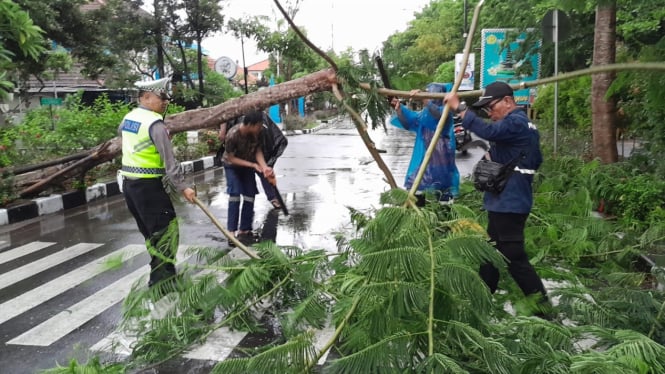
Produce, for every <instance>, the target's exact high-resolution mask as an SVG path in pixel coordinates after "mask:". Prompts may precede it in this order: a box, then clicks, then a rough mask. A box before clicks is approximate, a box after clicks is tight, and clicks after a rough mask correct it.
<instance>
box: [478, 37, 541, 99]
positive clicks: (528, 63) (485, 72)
mask: <svg viewBox="0 0 665 374" xmlns="http://www.w3.org/2000/svg"><path fill="white" fill-rule="evenodd" d="M525 39H526V33H521V34H519V35H518V34H517V33H516V32H515V30H511V29H483V30H482V41H481V54H482V58H481V62H480V85H481V87H485V86H487V85H488V84H490V83H492V82H496V81H503V82H506V83H508V84H515V83H519V82H528V81H534V80H537V79H538V77H539V76H540V53H539V50H540V45H541V43H542V42H541V41H540V40H538V41H537V42H536V43H535V44H534V45H533V46H531V47H530V48H529V52H528V53H527V54H526V55H525V56H524V58H522V59H520V60H519V61H517V60H515V58H514V57H513V52H514V51H516V50H517V49H518V48H520V47H522V46H521V44H522V43H524V41H525ZM534 97H535V89H529V88H525V89H523V90H515V102H516V103H518V104H520V105H525V104H530V103H532V102H533V99H534Z"/></svg>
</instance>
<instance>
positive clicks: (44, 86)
mask: <svg viewBox="0 0 665 374" xmlns="http://www.w3.org/2000/svg"><path fill="white" fill-rule="evenodd" d="M81 68H82V65H81V64H76V63H75V64H74V66H73V67H72V69H71V70H70V71H69V72H67V73H60V74H58V76H57V79H55V80H52V79H48V80H47V79H43V80H42V81H39V79H37V78H36V77H35V76H34V75H31V76H30V79H28V81H27V82H25V86H24V87H25V89H27V91H28V92H32V93H36V92H53V91H54V90H57V91H60V92H75V91H78V90H80V89H86V90H97V89H105V88H106V86H105V85H104V79H103V78H99V79H89V78H86V77H84V76H83V74H81Z"/></svg>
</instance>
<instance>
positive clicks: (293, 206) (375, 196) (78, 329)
mask: <svg viewBox="0 0 665 374" xmlns="http://www.w3.org/2000/svg"><path fill="white" fill-rule="evenodd" d="M370 136H371V138H372V139H373V140H374V142H375V143H376V145H377V148H380V149H385V150H386V151H387V152H386V153H382V154H381V156H382V158H383V159H384V160H385V163H386V164H387V165H388V167H389V168H390V169H391V170H392V172H393V176H394V178H395V180H396V181H397V183H398V184H399V185H401V184H402V182H403V179H404V172H405V170H406V168H407V166H408V162H409V159H410V155H411V148H412V145H413V136H412V134H411V133H408V132H406V131H401V130H397V129H394V128H392V127H389V129H388V131H387V132H384V131H383V130H377V131H370ZM288 139H289V146H288V147H287V149H286V151H285V153H284V155H283V156H282V157H281V158H280V159H279V161H278V162H277V165H276V167H275V170H276V173H277V181H278V186H279V189H280V191H281V192H282V195H283V197H284V200H285V202H286V205H287V207H288V209H289V213H290V215H289V216H284V215H283V214H282V213H277V212H276V211H274V210H272V206H271V205H270V204H269V203H268V201H267V200H266V199H265V195H263V194H260V195H258V196H257V199H256V206H255V211H256V214H255V220H254V221H255V224H254V228H255V229H257V230H261V229H263V231H264V234H267V233H269V236H271V237H274V238H275V241H276V243H277V244H278V245H294V246H298V247H300V248H303V249H318V248H324V249H328V250H334V249H335V233H338V232H346V233H349V232H352V230H353V227H352V225H351V224H350V221H349V214H348V209H347V207H353V208H355V209H359V210H363V211H365V210H369V209H374V208H378V207H379V203H378V201H379V193H380V192H383V191H386V190H387V189H388V184H387V183H386V182H385V181H384V175H383V173H382V172H381V171H380V170H379V168H378V167H377V166H376V163H375V162H373V160H372V159H371V157H370V154H369V151H367V149H366V148H365V146H364V144H363V143H362V140H361V139H360V137H359V136H358V134H357V131H356V130H355V127H354V126H353V125H352V124H351V123H350V121H344V120H342V121H338V122H336V123H333V124H329V125H325V126H324V128H320V129H318V130H317V131H315V132H312V133H310V134H306V135H295V136H290V137H289V138H288ZM481 154H482V150H480V149H472V150H471V152H470V153H469V154H468V155H464V156H463V155H459V154H458V157H457V164H458V168H459V169H460V174H461V175H462V176H465V175H467V174H468V173H469V172H470V170H471V167H472V165H473V163H474V162H475V161H476V160H477V159H478V158H479V157H480V156H481ZM189 179H190V180H191V181H192V183H194V184H195V185H196V188H197V194H198V197H199V199H200V200H201V201H202V202H203V203H204V204H206V205H207V206H208V207H209V209H210V211H211V212H212V213H213V214H214V215H215V216H216V217H217V218H218V219H219V221H220V222H222V223H223V224H225V222H226V204H227V199H226V194H225V193H224V192H225V182H224V177H223V170H222V169H221V168H219V169H212V170H206V171H204V172H201V173H199V174H196V175H192V176H189ZM259 186H260V184H259ZM176 211H177V213H178V216H179V217H180V219H181V226H180V227H181V239H180V242H181V244H183V245H194V246H212V247H226V245H225V242H226V240H225V238H224V237H223V235H222V234H221V233H220V232H219V231H218V230H217V229H216V228H215V227H214V225H213V224H212V223H211V222H210V220H209V219H208V217H207V216H206V215H205V214H204V213H203V212H202V211H201V210H200V209H199V208H198V207H197V206H195V205H191V204H185V203H183V202H178V203H177V204H176ZM142 242H143V239H142V237H141V236H140V234H139V233H138V230H137V229H136V225H135V222H134V220H133V218H132V216H131V215H130V214H129V212H128V211H127V208H126V206H125V203H124V199H123V198H122V196H115V197H112V198H108V199H105V200H103V201H99V202H96V203H93V204H89V205H87V206H83V207H80V208H77V209H72V210H68V211H64V212H60V213H56V214H52V215H48V216H44V217H40V218H37V219H34V220H31V221H26V222H21V223H17V224H13V225H9V226H6V227H0V339H1V340H2V341H1V343H0V344H2V346H1V348H0V373H3V374H5V373H7V374H20V373H34V372H36V371H38V370H39V369H43V368H51V367H54V366H55V364H56V362H57V363H60V364H61V365H66V364H67V359H69V358H72V357H76V358H78V359H79V360H83V361H86V358H87V357H89V356H90V355H91V353H90V351H89V347H91V346H94V345H95V344H96V343H98V342H99V341H100V340H102V339H103V338H105V337H106V336H108V335H109V334H110V333H112V332H113V331H114V329H115V328H116V326H117V324H118V321H119V318H120V308H121V305H120V304H121V299H122V294H120V296H119V297H120V298H119V299H118V300H117V302H114V301H115V299H114V298H113V297H118V296H117V295H116V296H113V297H111V296H109V295H110V294H108V293H105V292H107V291H108V290H109V289H110V288H113V287H115V289H118V287H117V285H116V284H117V283H115V282H122V281H123V280H125V279H127V278H128V277H131V276H132V275H133V274H136V273H137V272H138V274H141V273H142V271H141V268H142V266H144V265H145V264H147V263H148V255H147V253H145V250H144V249H138V250H137V249H136V246H140V245H142ZM86 243H89V244H86ZM128 248H134V252H135V256H134V257H132V258H131V259H129V260H128V261H126V262H125V264H124V266H122V267H121V268H120V269H116V270H108V271H101V270H99V271H97V270H95V271H94V272H92V273H91V274H88V275H86V276H83V275H81V273H82V271H83V269H86V268H90V267H91V266H90V264H93V265H95V262H97V261H99V259H100V258H102V257H103V256H106V255H112V254H114V253H116V251H119V250H124V251H127V249H128ZM233 253H234V252H232V254H233ZM63 254H68V255H67V256H63ZM86 265H87V267H86ZM97 268H99V266H97ZM132 279H133V278H132ZM109 286H111V287H109ZM102 302H107V303H109V304H110V305H109V306H108V307H106V308H104V307H99V308H98V309H99V310H97V311H90V310H83V311H82V310H80V308H82V307H85V306H86V305H93V306H94V305H98V304H100V303H102ZM81 316H83V317H81ZM58 318H60V320H59V319H58ZM77 318H80V320H78V319H77ZM58 321H64V322H58ZM77 321H78V322H77ZM67 324H71V326H65V325H67ZM50 326H51V327H50ZM56 327H57V328H56ZM57 330H62V331H57ZM199 361H200V360H199ZM199 361H197V360H187V363H186V364H183V365H184V366H180V367H176V368H173V369H172V371H169V370H165V371H164V370H163V371H160V372H162V373H163V372H167V371H168V372H174V373H176V372H192V373H194V372H200V373H205V372H207V368H209V367H210V365H211V364H210V363H209V362H207V363H201V362H199ZM185 367H187V368H185Z"/></svg>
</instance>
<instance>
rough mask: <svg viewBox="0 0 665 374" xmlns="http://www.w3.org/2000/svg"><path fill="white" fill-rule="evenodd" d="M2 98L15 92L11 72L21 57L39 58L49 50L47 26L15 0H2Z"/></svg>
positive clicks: (0, 5) (0, 21)
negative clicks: (34, 20) (45, 35)
mask: <svg viewBox="0 0 665 374" xmlns="http://www.w3.org/2000/svg"><path fill="white" fill-rule="evenodd" d="M0 40H1V41H2V42H1V43H0V100H2V99H4V98H6V97H7V94H8V93H10V92H12V90H13V88H14V84H13V83H12V82H11V80H10V78H12V77H10V76H9V75H8V72H9V71H11V70H13V69H14V68H15V67H16V66H17V63H16V62H17V61H21V60H26V59H27V60H29V61H32V62H34V61H36V60H37V59H38V58H39V56H40V54H41V53H42V52H43V51H44V50H45V48H44V45H43V43H44V39H43V30H42V29H41V28H39V26H36V25H35V24H34V23H33V21H32V19H31V18H30V15H29V14H28V12H25V11H24V10H23V9H21V8H20V7H19V5H17V4H16V3H15V2H13V1H11V0H0Z"/></svg>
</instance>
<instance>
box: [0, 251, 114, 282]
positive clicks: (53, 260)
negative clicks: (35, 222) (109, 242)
mask: <svg viewBox="0 0 665 374" xmlns="http://www.w3.org/2000/svg"><path fill="white" fill-rule="evenodd" d="M101 246H102V244H98V243H79V244H76V245H75V246H72V247H69V248H65V249H63V250H61V251H59V252H56V253H54V254H52V255H50V256H47V257H44V258H42V259H39V260H37V261H34V262H31V263H29V264H27V265H24V266H21V267H20V268H17V269H14V270H12V271H9V272H7V273H5V274H2V275H0V289H2V288H6V287H9V286H11V285H12V284H14V283H18V282H20V281H22V280H24V279H27V278H30V277H31V276H33V275H35V274H37V273H41V272H42V271H44V270H46V269H49V268H51V267H53V266H55V265H59V264H61V263H63V262H65V261H68V260H71V259H72V258H74V257H78V256H80V255H82V254H84V253H86V252H90V251H92V250H93V249H95V248H98V247H101Z"/></svg>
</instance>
